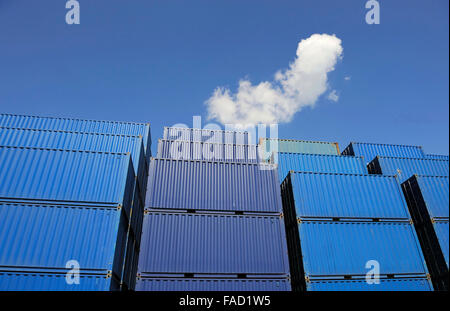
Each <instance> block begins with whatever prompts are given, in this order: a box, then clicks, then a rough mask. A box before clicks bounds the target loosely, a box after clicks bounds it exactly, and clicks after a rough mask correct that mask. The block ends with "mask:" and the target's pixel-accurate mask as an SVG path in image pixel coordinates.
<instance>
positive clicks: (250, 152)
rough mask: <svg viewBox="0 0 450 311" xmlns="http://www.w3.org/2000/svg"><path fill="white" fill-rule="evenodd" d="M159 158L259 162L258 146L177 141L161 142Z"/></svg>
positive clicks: (159, 144)
mask: <svg viewBox="0 0 450 311" xmlns="http://www.w3.org/2000/svg"><path fill="white" fill-rule="evenodd" d="M157 156H158V158H166V159H175V160H210V161H225V162H251V163H257V162H258V149H257V146H256V145H232V144H218V143H203V142H190V141H177V140H159V141H158V155H157Z"/></svg>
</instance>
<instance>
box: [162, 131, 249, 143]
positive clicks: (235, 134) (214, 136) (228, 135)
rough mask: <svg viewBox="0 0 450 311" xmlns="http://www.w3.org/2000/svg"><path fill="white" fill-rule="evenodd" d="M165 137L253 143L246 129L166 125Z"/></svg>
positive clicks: (168, 138)
mask: <svg viewBox="0 0 450 311" xmlns="http://www.w3.org/2000/svg"><path fill="white" fill-rule="evenodd" d="M163 139H165V140H177V141H195V142H205V143H219V144H238V145H248V144H250V143H251V138H250V137H249V133H248V132H246V131H235V130H231V131H229V130H220V129H199V128H183V127H164V134H163Z"/></svg>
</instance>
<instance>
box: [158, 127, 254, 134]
mask: <svg viewBox="0 0 450 311" xmlns="http://www.w3.org/2000/svg"><path fill="white" fill-rule="evenodd" d="M164 128H165V129H166V128H167V129H177V130H178V129H180V130H202V131H213V132H214V131H215V132H232V133H248V131H240V130H218V129H207V128H194V127H180V126H164Z"/></svg>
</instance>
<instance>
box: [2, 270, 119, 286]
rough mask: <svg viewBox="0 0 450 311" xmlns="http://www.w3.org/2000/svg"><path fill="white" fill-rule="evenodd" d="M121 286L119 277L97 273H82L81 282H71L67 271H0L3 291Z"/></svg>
mask: <svg viewBox="0 0 450 311" xmlns="http://www.w3.org/2000/svg"><path fill="white" fill-rule="evenodd" d="M119 288H120V282H119V281H118V280H117V279H115V278H112V277H111V276H109V275H101V274H96V273H82V274H80V282H79V284H75V283H72V284H69V283H67V281H66V272H62V273H61V272H59V273H58V272H48V271H33V272H20V271H0V290H2V291H116V290H119Z"/></svg>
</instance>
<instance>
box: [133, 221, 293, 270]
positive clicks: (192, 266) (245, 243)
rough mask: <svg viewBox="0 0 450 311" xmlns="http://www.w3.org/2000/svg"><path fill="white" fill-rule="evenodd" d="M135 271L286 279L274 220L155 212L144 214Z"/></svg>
mask: <svg viewBox="0 0 450 311" xmlns="http://www.w3.org/2000/svg"><path fill="white" fill-rule="evenodd" d="M138 270H139V272H140V273H141V274H142V273H144V272H145V273H156V274H158V273H159V274H161V273H162V274H164V273H172V274H176V273H178V274H181V276H183V274H184V273H192V274H205V273H206V274H220V275H233V276H234V277H236V274H250V275H255V274H257V275H267V274H270V275H288V274H289V266H288V258H287V249H286V240H285V233H284V223H283V220H282V219H281V218H280V217H277V216H270V217H269V216H236V215H217V214H197V213H194V214H191V213H156V212H150V213H147V214H146V215H145V216H144V225H143V235H142V241H141V251H140V258H139V269H138Z"/></svg>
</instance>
